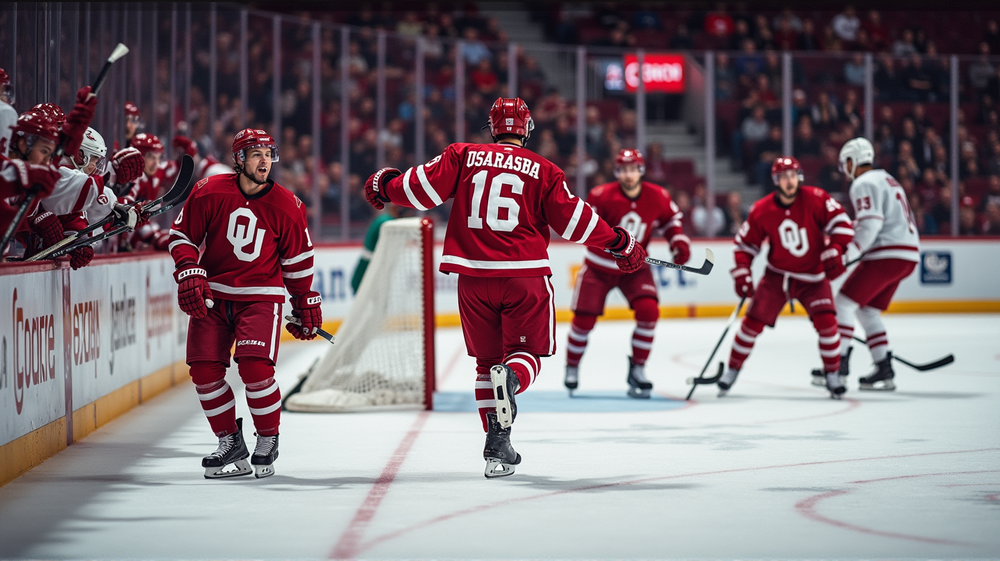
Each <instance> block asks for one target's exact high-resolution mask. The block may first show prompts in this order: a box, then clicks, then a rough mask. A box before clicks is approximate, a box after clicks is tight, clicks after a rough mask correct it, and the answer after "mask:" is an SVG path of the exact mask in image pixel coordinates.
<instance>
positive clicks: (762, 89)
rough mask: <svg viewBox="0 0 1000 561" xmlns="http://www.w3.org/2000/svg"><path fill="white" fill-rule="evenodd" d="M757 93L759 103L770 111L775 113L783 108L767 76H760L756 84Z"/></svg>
mask: <svg viewBox="0 0 1000 561" xmlns="http://www.w3.org/2000/svg"><path fill="white" fill-rule="evenodd" d="M754 89H755V91H756V95H757V102H758V103H761V104H763V105H764V107H765V108H766V109H767V110H768V111H775V110H778V109H779V108H780V107H781V103H780V102H779V101H778V94H776V93H774V89H773V88H771V79H770V78H768V76H767V74H763V73H762V74H758V75H757V80H756V84H755V88H754Z"/></svg>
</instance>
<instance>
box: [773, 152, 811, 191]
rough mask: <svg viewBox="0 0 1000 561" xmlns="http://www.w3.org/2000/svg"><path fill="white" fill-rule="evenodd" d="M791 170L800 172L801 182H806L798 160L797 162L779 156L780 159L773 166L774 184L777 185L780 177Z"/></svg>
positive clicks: (793, 159)
mask: <svg viewBox="0 0 1000 561" xmlns="http://www.w3.org/2000/svg"><path fill="white" fill-rule="evenodd" d="M790 169H793V170H795V171H797V172H798V175H799V181H805V179H806V178H805V176H804V175H803V174H802V165H801V164H799V161H798V160H796V159H795V158H793V157H791V156H778V158H777V159H776V160H774V163H773V164H771V181H773V182H774V184H775V185H777V184H778V176H779V175H781V174H782V172H785V171H788V170H790Z"/></svg>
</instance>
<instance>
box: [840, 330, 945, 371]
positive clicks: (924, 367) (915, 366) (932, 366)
mask: <svg viewBox="0 0 1000 561" xmlns="http://www.w3.org/2000/svg"><path fill="white" fill-rule="evenodd" d="M851 339H854V340H855V341H857V342H859V343H861V344H863V345H867V344H868V341H865V340H864V339H862V338H860V337H857V336H853V335H852V336H851ZM892 358H894V359H896V360H898V361H899V362H902V363H903V364H905V365H907V366H909V367H910V368H912V369H914V370H917V371H920V372H927V371H928V370H934V369H935V368H941V367H942V366H947V365H949V364H951V363H953V362H955V355H953V354H949V355H948V356H945V357H942V358H939V359H937V360H935V361H934V362H928V363H926V364H914V363H912V362H910V361H908V360H905V359H902V358H899V357H898V356H896V354H895V353H893V355H892Z"/></svg>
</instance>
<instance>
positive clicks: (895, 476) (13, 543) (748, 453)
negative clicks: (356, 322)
mask: <svg viewBox="0 0 1000 561" xmlns="http://www.w3.org/2000/svg"><path fill="white" fill-rule="evenodd" d="M723 323H724V321H723V320H715V319H697V320H663V321H661V322H660V323H659V326H658V327H657V335H656V342H655V343H654V347H653V353H652V355H651V357H650V361H649V363H648V365H647V375H648V377H649V378H650V379H651V380H652V381H653V382H654V383H655V384H656V387H655V390H654V392H656V393H657V394H658V397H659V398H660V399H661V400H662V401H661V403H663V404H664V405H665V406H668V407H672V408H669V409H665V410H660V411H635V410H630V407H631V405H630V404H635V407H636V408H638V407H640V404H639V403H637V402H632V401H627V400H624V399H623V397H624V393H625V376H626V372H625V364H626V359H625V356H626V355H627V354H628V342H629V338H630V335H631V329H632V324H630V323H629V322H601V323H599V324H598V325H597V328H596V329H595V330H594V332H593V334H592V335H591V337H590V346H589V349H588V353H587V355H585V357H584V362H583V364H582V367H581V387H580V390H579V394H580V398H578V400H584V401H578V400H574V402H573V403H572V404H571V405H573V406H575V407H577V408H578V409H580V408H582V409H581V410H584V411H586V410H589V411H591V412H577V413H565V412H561V413H560V412H545V411H539V410H532V408H531V407H529V399H528V397H530V394H531V393H532V392H537V394H536V395H537V396H548V398H547V400H542V401H536V403H537V404H538V405H537V406H536V408H542V409H545V408H550V405H552V404H556V405H558V402H559V401H560V400H561V399H562V397H561V395H562V394H561V388H562V372H563V357H564V354H563V353H564V350H562V348H563V347H564V344H565V337H566V328H567V326H566V325H560V326H559V329H558V333H559V346H560V351H559V354H558V355H557V356H556V357H552V358H547V359H544V360H543V367H542V374H541V377H540V378H539V380H538V381H537V383H536V384H535V385H534V386H532V387H531V388H530V389H528V394H525V395H526V396H527V397H525V399H524V400H523V403H524V404H523V405H522V406H521V408H520V412H519V415H518V418H517V421H516V422H515V424H514V428H513V443H514V446H515V447H516V449H517V450H518V451H519V452H520V453H521V455H522V456H523V458H524V460H523V463H522V464H521V465H520V466H519V467H518V468H517V473H516V474H515V475H514V476H512V477H510V478H507V479H501V480H486V479H484V478H483V475H482V470H483V460H482V455H481V452H482V445H483V434H482V432H481V427H480V425H479V419H478V416H477V415H476V414H475V413H445V412H437V413H431V414H424V413H419V412H393V413H371V414H368V413H365V414H346V415H318V414H304V413H297V414H290V413H285V414H283V417H282V424H281V442H280V450H281V456H280V458H279V459H278V461H277V462H276V463H275V468H276V472H277V474H276V475H275V476H273V477H271V478H268V479H262V480H255V479H254V478H253V477H252V476H251V477H243V478H236V479H231V480H222V481H219V480H215V481H208V480H205V479H203V478H202V469H201V467H200V459H201V457H202V456H203V455H205V454H207V453H208V452H210V451H212V450H213V449H214V448H215V438H214V437H213V436H212V434H211V432H210V430H209V428H208V423H207V421H206V420H205V418H204V416H203V414H202V413H201V411H200V409H199V406H198V400H197V399H196V398H195V395H194V390H193V388H192V386H190V385H184V386H181V387H179V388H176V389H173V390H171V391H169V392H167V393H166V394H164V395H162V396H161V397H158V398H156V399H154V400H152V401H151V402H149V403H147V404H144V405H142V406H141V407H139V408H137V409H135V410H133V411H132V412H130V413H128V414H126V415H124V416H122V417H120V418H119V419H117V420H115V421H113V422H112V423H110V424H108V425H106V426H105V427H103V428H101V429H100V430H98V431H97V432H95V433H94V434H92V435H91V436H89V437H87V438H86V439H84V440H83V441H81V442H78V443H76V444H74V445H73V446H71V447H70V448H69V449H67V450H66V451H64V452H62V453H60V454H58V455H56V456H55V457H53V458H51V459H49V460H48V461H46V462H44V463H43V464H42V465H41V466H39V467H36V468H35V469H33V470H31V471H30V472H28V473H27V474H25V475H23V476H22V477H20V478H18V479H17V480H15V481H13V482H11V483H9V484H8V485H6V486H4V487H0V558H59V559H62V558H158V559H177V558H190V559H195V558H223V559H224V558H328V557H330V556H334V555H343V556H353V557H361V558H404V557H405V558H427V557H434V558H498V557H503V558H609V557H610V558H693V557H698V558H706V557H707V558H736V557H739V558H788V557H798V558H802V557H808V558H817V557H822V558H859V557H861V558H878V557H885V558H998V557H1000V316H996V315H955V316H943V315H933V316H913V315H892V316H888V317H887V318H886V324H887V327H888V329H889V336H890V343H891V346H892V348H893V349H894V350H895V351H896V353H897V354H898V355H900V356H902V357H904V358H907V359H910V360H912V361H915V362H916V361H919V362H923V361H929V360H932V359H935V358H937V357H940V356H942V355H944V354H947V353H949V352H950V353H954V354H955V356H956V357H957V361H956V362H955V364H953V365H951V366H948V367H945V368H942V369H940V370H938V371H932V372H924V373H921V372H915V371H913V370H911V369H909V368H907V367H905V366H902V365H900V364H898V363H897V364H896V373H897V376H896V381H897V385H898V386H899V389H898V390H897V391H896V392H892V393H873V392H859V391H858V390H857V378H858V376H859V375H863V374H864V373H865V371H866V370H867V369H868V368H869V363H870V359H869V355H868V353H867V351H866V350H865V349H863V348H860V349H856V352H855V356H854V358H853V360H852V363H851V366H852V373H851V377H850V378H851V380H850V382H849V383H848V386H849V389H850V391H849V392H848V394H847V396H846V399H844V400H843V401H833V400H830V399H829V398H828V397H827V392H826V391H825V390H823V389H821V388H815V387H812V386H810V385H809V371H810V370H811V369H812V368H813V367H814V366H817V365H818V364H819V356H818V352H817V349H816V334H815V332H814V331H813V330H812V328H811V326H810V325H809V324H808V322H807V321H806V320H804V319H801V318H786V317H783V318H780V319H779V322H778V326H777V328H776V329H774V330H766V331H765V332H764V334H763V335H762V336H761V337H760V338H759V339H758V340H757V346H756V348H755V349H754V353H753V355H751V357H750V359H749V361H748V362H747V364H746V366H745V367H744V370H743V372H742V373H741V375H740V378H739V380H738V381H737V383H736V385H735V386H734V388H733V389H732V391H731V392H730V394H729V395H728V396H726V397H724V398H721V399H720V398H717V397H716V391H715V390H714V387H710V386H701V387H699V388H698V390H697V392H696V393H695V399H694V402H693V403H691V404H689V405H688V406H686V407H682V406H680V405H681V404H678V403H674V402H672V401H666V400H664V399H663V398H665V397H668V396H671V397H673V398H677V396H681V397H683V395H684V393H686V390H687V386H686V385H685V384H684V380H685V378H687V377H689V376H692V375H693V374H695V373H696V372H697V370H699V369H700V367H701V365H702V363H703V362H704V360H705V358H706V355H707V353H708V352H709V351H710V350H711V348H712V346H713V345H714V343H715V341H716V339H717V338H718V336H719V333H720V332H721V330H722V326H723ZM325 345H326V343H324V342H312V343H306V344H287V345H284V346H283V347H282V349H281V351H280V357H279V362H280V364H279V370H278V380H279V384H280V386H281V389H282V390H283V391H287V390H288V389H289V388H290V387H291V386H292V385H294V383H295V382H296V374H297V373H298V372H300V371H301V370H302V369H304V368H305V367H307V366H308V365H309V364H310V363H311V362H312V360H313V358H314V357H315V356H316V354H317V353H320V352H323V351H324V350H325ZM437 353H438V357H437V358H438V376H439V389H441V390H444V391H448V392H470V393H471V392H472V387H473V380H474V373H473V368H474V361H473V359H471V358H469V357H467V356H465V352H464V344H463V340H462V336H461V332H460V331H458V330H453V329H449V330H440V331H439V334H438V346H437ZM727 356H728V343H727V344H725V345H723V348H722V350H721V351H720V356H718V357H717V360H720V359H721V360H724V359H725V358H726V357H727ZM229 380H230V382H231V383H232V385H233V387H234V389H237V393H238V396H237V403H238V404H239V413H240V415H241V416H244V417H246V418H247V419H246V421H247V426H250V420H249V414H248V412H247V409H246V403H245V401H243V398H242V384H241V383H240V382H239V381H238V376H237V375H236V373H235V371H231V372H230V374H229ZM546 392H549V393H546ZM557 392H559V393H557ZM588 392H591V393H590V395H591V396H592V397H595V396H596V397H599V398H601V399H592V400H591V401H590V402H588V401H585V400H586V396H587V395H588ZM602 392H603V393H602ZM566 399H568V398H566ZM562 403H564V404H565V402H562ZM547 404H548V405H547ZM579 404H584V405H579ZM647 405H648V404H647ZM553 406H555V405H553ZM608 410H612V411H616V412H598V411H608ZM247 433H248V434H247V441H248V442H247V444H248V446H249V447H250V448H251V449H252V447H253V441H254V440H253V436H252V429H251V430H248V431H247Z"/></svg>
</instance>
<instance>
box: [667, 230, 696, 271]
mask: <svg viewBox="0 0 1000 561" xmlns="http://www.w3.org/2000/svg"><path fill="white" fill-rule="evenodd" d="M668 241H669V242H670V251H671V252H672V253H673V254H674V263H677V264H678V265H683V264H685V263H687V262H688V260H689V259H691V239H690V238H688V237H687V236H685V235H684V234H677V235H676V236H674V237H672V238H670V240H668Z"/></svg>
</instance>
